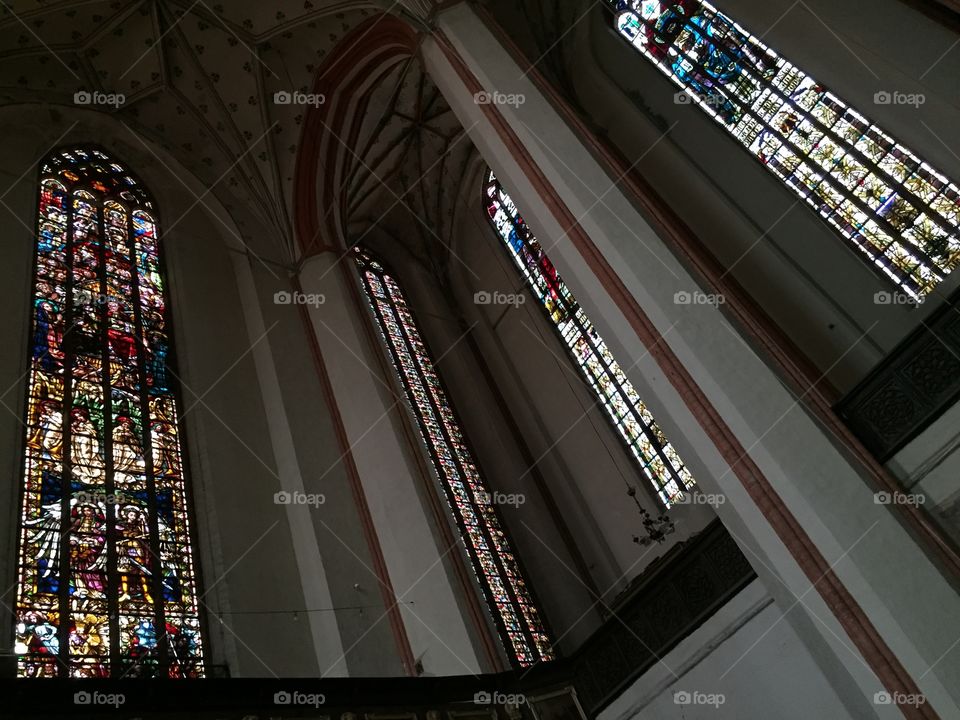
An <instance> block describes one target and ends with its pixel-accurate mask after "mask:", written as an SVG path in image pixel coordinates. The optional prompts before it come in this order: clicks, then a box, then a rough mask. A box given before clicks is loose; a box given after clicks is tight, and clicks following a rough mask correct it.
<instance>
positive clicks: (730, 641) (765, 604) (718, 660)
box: [597, 581, 902, 720]
mask: <svg viewBox="0 0 960 720" xmlns="http://www.w3.org/2000/svg"><path fill="white" fill-rule="evenodd" d="M684 693H686V694H687V696H688V697H689V698H690V700H691V702H690V703H689V704H681V702H680V701H682V700H683V699H684V695H683V694H684ZM710 696H713V697H712V698H711V697H710ZM597 717H598V718H599V720H633V719H634V718H638V719H639V718H642V720H675V719H676V718H683V719H684V720H700V719H703V720H708V719H710V720H753V719H755V718H756V719H757V720H759V719H760V718H777V720H808V718H830V720H848V719H853V718H857V719H858V720H859V719H861V718H863V719H865V718H871V719H872V718H878V717H880V718H900V717H902V716H901V715H900V713H899V711H898V710H896V709H892V708H891V707H889V706H883V705H878V704H876V703H874V702H873V699H872V698H871V699H869V700H868V699H863V700H862V701H860V702H858V703H855V704H850V705H844V702H843V699H842V697H841V695H840V694H838V693H837V692H836V690H835V689H834V688H833V687H831V686H830V683H829V682H828V679H827V678H826V677H825V676H824V674H823V673H822V672H821V670H820V668H819V667H818V666H817V664H816V661H815V659H814V658H813V657H812V656H811V655H810V653H809V652H808V651H807V649H806V648H805V647H804V645H803V643H802V642H801V641H800V638H799V637H798V636H797V634H796V632H794V630H793V628H792V627H791V626H790V624H789V623H788V622H785V621H784V620H783V614H782V612H781V611H780V609H779V608H778V606H777V605H776V603H774V601H773V599H772V598H770V596H769V595H768V594H767V593H766V592H765V590H764V588H763V586H762V584H761V583H760V582H759V581H754V582H753V583H751V584H750V585H748V586H747V587H746V588H744V589H743V590H742V591H741V592H740V593H739V594H737V596H736V597H734V598H733V599H732V600H730V602H728V603H727V604H726V605H725V606H724V607H722V608H721V609H720V610H719V611H717V613H716V614H715V615H713V616H712V617H711V618H710V619H709V620H707V621H706V622H705V623H704V624H703V625H701V626H700V627H699V628H697V630H695V631H694V632H693V633H692V634H691V635H690V636H688V637H687V638H685V639H684V640H683V641H682V642H681V643H680V644H679V645H677V647H675V648H674V649H673V650H671V651H670V652H669V653H667V654H666V655H664V656H663V657H662V658H661V659H660V662H659V663H657V664H655V665H654V666H653V667H651V668H650V670H648V671H647V672H646V673H644V674H643V676H641V677H640V678H638V679H637V680H636V681H635V682H634V683H633V684H632V685H630V686H629V687H628V688H626V689H625V690H624V691H623V692H622V693H621V694H620V695H619V697H617V698H616V699H615V700H614V701H613V702H612V703H610V704H609V705H608V706H607V707H606V708H604V709H603V710H602V711H601V712H600V714H599V715H598V716H597Z"/></svg>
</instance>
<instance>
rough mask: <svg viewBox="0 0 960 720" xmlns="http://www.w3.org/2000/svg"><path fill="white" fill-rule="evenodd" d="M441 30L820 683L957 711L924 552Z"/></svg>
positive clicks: (533, 89) (487, 142)
mask: <svg viewBox="0 0 960 720" xmlns="http://www.w3.org/2000/svg"><path fill="white" fill-rule="evenodd" d="M436 24H437V27H436V30H435V32H434V33H433V35H432V36H431V37H430V38H428V39H427V40H426V41H425V42H424V44H423V46H422V49H423V56H424V61H425V63H426V65H427V68H428V70H429V72H430V74H431V76H432V78H433V79H434V81H435V82H436V83H437V85H438V86H439V87H440V89H441V91H442V92H443V94H444V96H445V98H446V99H447V101H448V102H449V103H450V105H451V107H452V108H453V110H454V112H455V113H456V114H457V115H458V117H459V118H460V120H461V122H462V124H463V126H464V127H465V128H467V129H468V130H469V133H470V135H471V138H472V140H473V142H474V143H475V144H476V145H477V147H478V148H479V149H480V151H481V153H482V154H483V156H484V158H485V159H486V160H487V161H488V162H489V164H490V165H491V167H492V168H493V169H494V171H495V172H496V173H497V175H498V177H499V178H500V179H501V181H502V182H503V183H504V185H505V186H506V187H508V188H509V190H510V192H511V194H512V196H513V198H514V200H515V201H516V202H517V204H518V206H520V207H521V208H523V211H524V214H525V217H526V219H527V221H528V223H529V225H530V226H531V227H533V228H534V229H535V231H536V232H537V235H538V237H539V239H540V241H541V242H542V243H543V245H544V247H545V248H546V249H548V252H549V253H550V256H551V258H552V259H553V260H554V262H555V264H556V265H557V267H558V269H559V270H560V272H561V273H562V274H563V276H564V277H565V278H566V280H567V282H568V284H569V285H570V286H571V288H572V289H573V291H574V292H575V294H576V296H577V297H578V298H579V300H580V302H581V303H582V304H583V306H584V308H585V310H586V311H587V312H588V314H589V315H590V317H591V318H592V319H593V321H594V323H595V324H596V325H597V327H598V330H599V331H600V333H601V335H602V336H603V337H604V338H605V339H606V340H607V343H608V344H609V346H610V347H611V350H612V351H613V352H614V354H615V355H616V356H617V357H618V358H619V359H620V360H621V364H622V365H624V366H632V367H633V369H632V370H631V371H630V372H629V373H628V374H629V376H630V379H631V381H632V382H633V383H634V385H635V386H636V387H637V390H638V392H640V394H641V396H642V397H644V398H645V400H646V402H647V404H648V405H649V406H650V407H651V410H652V411H653V412H654V415H655V416H656V417H657V418H658V421H659V422H660V424H661V426H663V428H664V430H665V432H666V433H667V434H668V436H669V437H670V438H671V440H672V442H673V443H674V444H675V445H676V446H677V448H678V451H679V452H680V455H681V456H682V457H684V458H685V460H686V461H687V463H688V464H689V465H690V466H691V468H692V469H693V471H694V475H695V476H696V477H697V478H698V479H699V481H700V484H701V487H702V489H703V491H704V492H707V493H721V494H722V495H723V496H724V497H725V499H726V502H725V503H724V504H722V505H720V506H719V509H718V514H719V515H720V516H721V518H722V520H723V521H724V523H725V525H726V526H727V528H728V529H729V530H730V532H731V533H732V534H733V535H734V537H735V538H737V540H738V542H739V543H740V544H741V546H742V548H743V550H744V552H745V554H746V555H747V557H748V558H749V559H750V561H751V562H752V563H753V564H754V567H755V568H756V570H757V572H758V574H759V576H760V577H761V578H762V579H763V581H764V583H765V585H766V586H767V589H768V591H769V592H771V593H772V594H773V595H774V597H775V598H776V599H777V601H778V603H779V605H780V609H781V612H782V615H781V618H782V619H784V620H786V621H787V622H790V623H791V624H792V625H793V626H794V628H795V629H796V630H797V631H798V633H799V634H800V636H801V637H802V638H803V640H804V642H805V643H806V644H807V645H808V647H809V648H810V650H811V652H812V654H813V655H814V657H815V658H817V661H818V664H819V665H820V667H821V669H822V670H823V672H824V673H825V674H826V675H827V677H828V679H829V680H830V682H831V684H832V685H834V687H836V688H838V692H839V693H840V694H841V696H842V697H844V698H845V702H846V703H848V704H849V705H850V706H851V707H853V706H856V707H857V711H858V712H860V713H864V714H866V713H868V712H871V711H872V712H878V711H880V712H886V711H887V709H884V708H880V707H877V706H875V705H874V696H875V694H876V693H877V692H881V691H884V690H886V691H888V692H890V693H903V694H908V695H916V694H919V693H922V694H923V696H924V697H925V699H926V703H927V704H926V705H925V706H921V707H920V708H919V709H918V708H916V707H906V706H901V707H900V708H899V709H900V710H901V711H902V712H903V713H904V714H905V715H907V716H908V717H927V716H929V715H928V713H930V712H931V709H932V710H935V711H936V713H939V714H940V716H942V717H952V716H954V715H957V714H958V713H960V651H954V648H955V645H956V641H957V637H956V635H957V632H956V631H955V630H954V628H956V627H957V626H958V623H957V620H958V619H960V597H958V595H957V593H956V592H955V590H954V589H953V587H952V585H951V582H950V580H948V578H947V577H945V576H944V574H943V572H942V571H941V567H940V565H939V564H938V563H937V562H935V561H934V559H933V557H932V553H931V551H930V549H929V547H927V546H926V545H921V543H920V541H918V540H917V539H916V538H915V537H914V536H913V535H912V534H911V533H910V532H908V531H907V530H906V529H905V527H904V524H903V522H902V519H901V517H900V516H899V513H900V509H899V508H893V507H890V506H887V505H882V504H878V503H876V502H875V499H874V491H875V488H872V487H870V486H868V484H867V482H866V481H865V480H864V476H865V474H866V473H865V472H864V471H863V468H862V467H861V466H860V465H859V464H857V463H856V461H854V460H852V459H851V457H852V456H851V453H850V452H848V451H847V448H845V447H844V446H843V444H842V442H841V441H840V440H838V438H836V437H834V436H833V435H832V434H831V433H829V432H828V431H826V430H824V428H823V426H822V425H821V424H820V423H818V422H817V421H816V420H815V419H814V417H813V416H812V415H811V414H810V413H809V412H808V410H807V409H806V407H805V406H804V404H803V397H802V396H800V397H797V396H796V395H795V394H794V393H792V392H791V391H790V390H789V389H788V387H787V386H786V384H785V383H784V382H783V381H782V379H781V377H780V376H779V375H778V374H777V372H775V371H774V369H773V368H772V367H771V365H770V364H768V363H767V362H766V361H765V360H764V359H762V358H761V357H760V356H758V355H757V354H756V353H755V352H754V351H753V350H752V349H751V347H749V346H748V345H747V343H746V342H745V341H744V340H743V338H742V336H741V331H740V329H739V326H737V325H735V324H733V323H732V322H731V320H729V319H728V316H727V314H725V312H724V311H723V309H722V306H720V307H716V306H712V305H706V304H683V303H678V302H677V301H676V298H677V297H678V296H679V295H678V294H681V293H695V292H701V293H710V292H711V289H710V288H703V287H699V286H698V283H697V282H696V281H695V279H694V278H693V276H691V274H690V273H689V272H688V271H687V269H686V267H685V266H684V265H683V264H682V263H681V262H680V261H679V260H678V258H677V256H676V255H675V253H674V250H675V247H674V246H673V245H672V244H670V243H668V242H667V241H666V240H665V239H663V238H661V237H660V236H659V235H658V234H657V233H656V232H655V231H654V229H653V226H652V225H651V222H649V221H648V220H647V219H646V218H645V217H644V215H642V214H641V213H640V212H638V210H637V206H638V204H637V203H636V202H635V201H636V198H634V197H631V196H630V195H628V193H627V191H626V190H624V189H622V186H621V185H619V184H618V181H619V180H620V178H618V177H617V175H616V174H613V173H611V172H610V168H609V167H608V166H606V165H604V164H603V161H602V159H600V158H598V156H597V155H596V154H595V153H593V152H591V150H590V149H589V148H588V147H587V145H586V144H585V143H584V142H583V139H582V136H581V135H579V134H578V132H575V131H574V129H573V127H572V126H571V124H570V123H568V122H567V120H566V119H565V118H564V117H563V116H562V115H561V113H560V112H558V110H557V109H556V107H555V106H554V105H553V104H552V103H551V101H550V100H548V98H547V97H546V96H545V94H544V93H542V92H541V91H540V89H539V87H538V85H537V84H536V83H534V82H533V80H532V79H531V77H530V72H529V71H530V68H528V67H521V66H520V64H519V63H518V62H517V61H516V60H515V59H514V57H513V56H512V55H511V54H510V53H509V52H508V51H507V50H506V49H505V48H504V47H503V45H502V44H501V43H500V42H499V40H498V39H497V37H496V36H495V34H494V33H492V32H491V30H490V28H489V27H487V26H486V25H485V23H484V21H483V20H482V19H481V18H480V17H479V16H478V15H477V14H476V13H475V12H474V11H473V10H472V9H471V7H470V6H469V5H467V4H466V3H459V4H456V5H453V6H451V7H448V8H447V9H445V10H443V11H442V12H440V13H439V15H438V16H437V19H436ZM477 93H486V95H483V96H481V98H482V100H489V99H491V98H492V99H493V101H492V102H477V100H476V98H477ZM498 98H499V99H500V100H498ZM511 98H513V99H514V101H513V102H511ZM516 98H523V102H516V101H515V99H516ZM501 100H502V102H501ZM554 102H555V99H554ZM534 133H535V134H536V136H534ZM837 242H838V243H840V242H843V240H842V239H840V238H839V237H838V238H837ZM634 363H635V364H634ZM947 629H949V630H947Z"/></svg>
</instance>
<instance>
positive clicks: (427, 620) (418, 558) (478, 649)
mask: <svg viewBox="0 0 960 720" xmlns="http://www.w3.org/2000/svg"><path fill="white" fill-rule="evenodd" d="M299 281H300V286H301V288H302V295H300V296H298V297H295V298H294V299H295V301H297V302H304V303H305V308H306V313H307V315H308V316H309V321H310V326H311V328H312V330H313V332H314V333H315V336H316V339H317V345H318V347H319V351H320V353H321V354H322V356H323V363H324V366H325V367H326V371H327V373H328V374H329V378H330V384H331V386H332V390H333V395H334V400H335V402H336V404H337V406H338V408H339V414H340V416H341V418H342V422H343V429H344V431H345V434H346V438H347V441H348V443H349V447H350V453H351V454H352V456H353V458H354V461H355V463H356V467H357V471H358V476H359V480H360V483H361V486H362V493H363V496H364V497H365V500H366V504H367V506H368V508H369V516H370V519H371V521H372V530H373V532H374V534H375V538H376V541H377V542H378V544H379V546H380V549H381V552H382V555H383V560H384V562H385V570H386V573H387V578H388V581H389V583H390V585H391V586H392V589H393V593H394V595H395V597H396V600H397V603H398V608H399V615H400V617H401V618H402V622H403V629H404V631H405V633H406V636H407V638H408V639H409V644H410V648H411V650H412V654H413V657H415V658H418V659H419V660H420V662H421V663H422V666H423V671H424V672H425V673H426V674H433V675H447V674H472V673H477V672H483V671H489V670H490V669H491V667H490V665H491V663H490V661H489V659H488V658H487V657H486V656H484V655H483V653H484V651H483V650H482V647H483V646H484V642H483V635H484V634H486V635H487V638H486V642H487V645H489V644H490V637H489V628H488V625H487V619H486V617H485V616H484V615H483V611H482V610H481V609H480V605H479V604H478V602H477V596H476V592H477V590H476V588H475V587H474V586H473V584H472V578H471V577H470V575H469V571H467V572H466V573H465V572H463V571H464V570H465V569H466V568H465V567H464V566H463V558H462V555H461V553H462V550H461V548H460V546H459V544H457V545H454V546H452V547H451V541H452V540H453V539H454V538H455V537H457V534H456V533H455V532H452V528H451V527H450V518H449V514H448V512H447V508H446V505H445V503H444V501H443V500H442V498H441V496H440V495H439V488H437V487H436V485H435V483H436V480H435V478H434V476H433V473H432V470H431V469H430V468H429V465H428V463H426V462H425V456H424V455H423V452H424V451H423V449H422V448H421V446H420V442H419V436H418V435H416V431H415V429H414V426H413V425H412V424H411V423H412V416H411V415H410V410H409V409H408V407H407V404H406V401H405V400H404V399H403V396H402V394H401V389H400V386H399V384H398V382H397V380H396V378H395V377H394V374H393V371H392V368H391V367H390V366H389V365H388V364H387V359H386V357H385V355H384V354H383V351H382V349H381V347H380V336H379V334H377V333H376V330H375V328H374V327H373V326H372V325H371V318H368V317H367V316H366V315H365V312H366V310H367V308H366V300H365V298H363V297H362V296H361V294H360V293H361V292H362V291H361V288H360V286H359V284H358V283H357V282H356V277H355V271H354V268H353V267H352V259H351V258H350V257H349V256H346V255H345V252H344V251H333V250H328V251H324V252H321V253H320V254H318V255H314V256H312V257H310V258H309V259H308V260H307V261H306V262H305V263H304V265H303V267H302V269H301V271H300V275H299ZM351 283H356V284H355V285H354V286H353V287H351V286H350V284H351ZM457 564H460V567H459V568H458V567H457ZM379 593H380V588H379V587H377V580H376V579H375V577H374V576H373V575H372V574H371V576H370V578H369V585H368V587H366V588H363V591H362V592H361V594H360V597H366V596H367V595H369V596H371V597H373V596H376V597H379ZM466 593H470V594H472V597H467V596H465V594H466ZM471 609H472V610H471ZM384 622H386V620H384Z"/></svg>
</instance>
